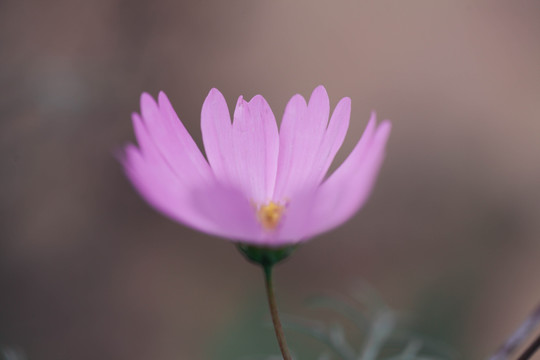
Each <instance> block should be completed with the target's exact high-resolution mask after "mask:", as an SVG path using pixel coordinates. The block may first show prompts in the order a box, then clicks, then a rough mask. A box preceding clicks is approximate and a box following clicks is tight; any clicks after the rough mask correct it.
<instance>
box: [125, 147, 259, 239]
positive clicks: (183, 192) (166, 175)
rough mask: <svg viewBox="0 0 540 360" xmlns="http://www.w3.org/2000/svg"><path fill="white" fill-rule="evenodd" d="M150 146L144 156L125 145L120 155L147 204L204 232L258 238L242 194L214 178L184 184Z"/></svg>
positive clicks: (255, 221) (250, 209)
mask: <svg viewBox="0 0 540 360" xmlns="http://www.w3.org/2000/svg"><path fill="white" fill-rule="evenodd" d="M152 146H153V144H152V145H151V146H150V147H147V149H146V150H147V151H146V153H145V154H144V156H143V154H142V153H141V152H140V151H139V150H138V149H137V148H135V147H134V146H132V145H131V146H128V147H127V148H126V149H125V153H124V156H123V159H122V163H123V164H124V168H125V170H126V174H127V176H128V177H129V179H130V180H131V182H132V183H133V185H134V186H135V188H136V189H137V190H138V191H139V193H140V194H141V196H142V197H143V198H144V199H145V200H146V201H147V202H148V203H149V204H150V205H152V206H153V207H154V208H155V209H156V210H158V211H159V212H161V213H163V214H165V215H167V216H169V217H170V218H172V219H173V220H175V221H178V222H180V223H183V224H185V225H188V226H190V227H193V228H195V229H197V230H199V231H202V232H205V233H208V234H212V235H216V236H221V237H225V238H228V239H232V240H244V241H245V242H247V241H248V240H252V239H255V240H257V239H260V237H261V229H260V226H259V224H258V223H257V220H256V218H255V212H254V210H253V207H252V206H251V204H250V203H249V202H248V201H247V199H246V198H245V197H244V196H243V195H242V194H240V193H238V192H237V191H235V190H232V189H226V188H224V187H223V186H222V185H220V184H218V183H217V182H215V181H213V182H211V183H198V184H197V183H193V182H192V183H191V184H190V185H188V186H186V184H185V183H184V182H182V181H181V180H180V179H179V178H178V177H177V176H176V174H174V172H173V171H172V169H171V168H170V167H169V166H168V164H167V163H166V162H165V161H164V159H163V158H162V157H161V155H160V154H159V152H158V151H157V149H156V148H155V147H152Z"/></svg>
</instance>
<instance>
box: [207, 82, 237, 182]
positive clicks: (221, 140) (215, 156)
mask: <svg viewBox="0 0 540 360" xmlns="http://www.w3.org/2000/svg"><path fill="white" fill-rule="evenodd" d="M201 130H202V137H203V143H204V148H205V150H206V157H207V158H208V162H209V163H210V166H211V167H212V170H213V171H214V174H215V175H216V177H217V178H218V179H220V180H221V181H222V182H223V183H227V184H231V183H232V182H233V181H234V179H236V178H237V177H238V176H237V175H236V173H235V171H236V165H235V164H234V149H233V140H232V124H231V116H230V114H229V109H228V108H227V102H226V101H225V98H224V97H223V95H222V94H221V93H220V92H219V91H218V90H217V89H212V90H210V92H209V93H208V96H207V97H206V100H204V104H203V107H202V111H201Z"/></svg>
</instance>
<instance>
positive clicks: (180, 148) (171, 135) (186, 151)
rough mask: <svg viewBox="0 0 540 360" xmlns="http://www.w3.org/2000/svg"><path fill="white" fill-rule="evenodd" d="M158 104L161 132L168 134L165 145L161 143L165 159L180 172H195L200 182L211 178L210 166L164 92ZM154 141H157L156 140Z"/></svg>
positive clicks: (160, 94)
mask: <svg viewBox="0 0 540 360" xmlns="http://www.w3.org/2000/svg"><path fill="white" fill-rule="evenodd" d="M158 102H159V110H160V112H161V116H162V121H161V123H162V124H163V130H164V131H165V132H166V133H167V134H168V136H167V135H166V136H165V137H166V138H168V139H169V141H168V142H167V143H165V141H164V142H163V145H164V144H167V147H168V150H169V152H168V154H169V156H168V157H167V159H169V158H171V159H170V160H168V161H171V163H173V164H176V166H177V167H178V170H180V172H182V173H185V172H188V171H190V172H191V171H195V172H196V173H198V174H199V176H200V180H201V181H208V180H209V179H210V177H212V173H211V169H210V166H209V165H208V162H207V161H206V159H205V158H204V156H203V154H202V153H201V151H200V150H199V148H198V146H197V144H196V143H195V141H194V140H193V138H192V137H191V135H189V133H188V131H187V130H186V128H185V127H184V124H182V122H181V121H180V119H179V118H178V115H177V114H176V112H175V111H174V109H173V107H172V105H171V103H170V101H169V99H168V98H167V95H165V93H164V92H160V93H159V96H158ZM156 125H157V124H156ZM156 141H159V140H157V139H156Z"/></svg>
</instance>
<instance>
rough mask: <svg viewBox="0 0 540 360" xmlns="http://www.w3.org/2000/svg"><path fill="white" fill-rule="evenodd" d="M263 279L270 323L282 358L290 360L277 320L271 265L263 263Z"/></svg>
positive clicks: (281, 329)
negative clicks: (272, 324) (270, 318)
mask: <svg viewBox="0 0 540 360" xmlns="http://www.w3.org/2000/svg"><path fill="white" fill-rule="evenodd" d="M263 270H264V280H265V285H266V296H267V297H268V306H269V307H270V314H271V315H272V323H274V330H275V331H276V338H277V341H278V344H279V349H280V350H281V354H282V355H283V360H292V357H291V354H290V353H289V348H288V347H287V342H286V341H285V334H283V327H282V326H281V322H280V321H279V313H278V309H277V305H276V297H275V295H274V286H273V284H272V265H263Z"/></svg>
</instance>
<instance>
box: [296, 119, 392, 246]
mask: <svg viewBox="0 0 540 360" xmlns="http://www.w3.org/2000/svg"><path fill="white" fill-rule="evenodd" d="M374 124H375V114H373V115H372V119H371V120H370V122H369V124H368V126H367V128H366V130H365V132H364V134H363V136H362V139H360V141H359V142H358V144H357V145H356V147H355V148H354V150H353V151H352V152H351V154H350V155H349V157H348V158H347V159H346V160H345V162H344V163H343V164H342V165H341V166H340V167H339V168H338V169H337V170H336V172H335V173H334V174H332V175H331V176H330V177H329V178H328V180H327V181H325V182H324V183H323V184H322V185H321V187H320V188H319V190H318V193H317V196H316V201H315V203H314V208H313V213H312V216H313V219H312V222H311V225H312V228H311V230H310V231H309V233H308V234H306V237H308V236H313V235H315V234H317V233H321V232H324V231H328V230H330V229H332V228H334V227H336V226H338V225H340V224H342V223H343V222H345V221H347V220H348V219H349V218H350V217H351V216H353V215H354V214H355V212H356V211H358V209H360V207H362V205H363V204H364V203H365V201H366V200H367V198H368V196H369V194H370V193H371V190H372V188H373V185H374V182H375V179H376V177H377V174H378V172H379V169H380V166H381V164H382V160H383V158H384V153H385V146H386V142H387V140H388V136H389V135H390V129H391V125H390V122H388V121H384V122H383V123H381V124H380V125H379V126H378V127H377V129H376V131H374Z"/></svg>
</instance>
